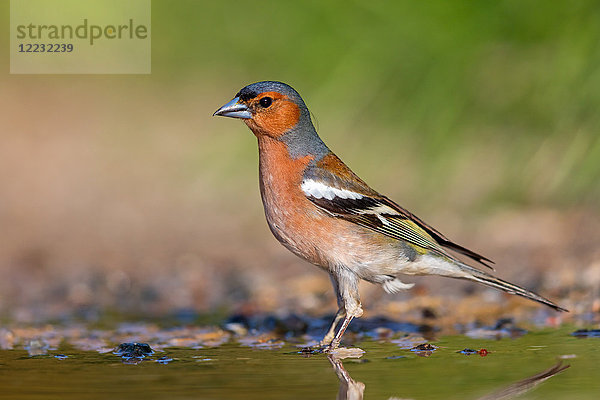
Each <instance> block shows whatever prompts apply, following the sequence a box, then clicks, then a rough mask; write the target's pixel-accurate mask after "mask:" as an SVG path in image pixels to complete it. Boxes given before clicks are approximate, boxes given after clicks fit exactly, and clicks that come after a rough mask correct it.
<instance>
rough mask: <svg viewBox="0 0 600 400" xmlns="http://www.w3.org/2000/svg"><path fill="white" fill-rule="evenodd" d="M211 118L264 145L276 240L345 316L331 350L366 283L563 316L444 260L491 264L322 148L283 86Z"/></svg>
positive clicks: (264, 191)
mask: <svg viewBox="0 0 600 400" xmlns="http://www.w3.org/2000/svg"><path fill="white" fill-rule="evenodd" d="M213 115H219V116H224V117H232V118H240V119H242V120H243V121H244V122H245V123H246V125H247V126H248V127H249V128H250V129H251V130H252V132H253V133H254V135H255V136H256V138H257V139H258V151H259V175H260V193H261V196H262V201H263V205H264V210H265V215H266V219H267V222H268V224H269V227H270V228H271V232H273V235H275V237H276V238H277V240H279V242H281V244H283V245H284V246H285V247H286V248H288V249H289V250H290V251H291V252H293V253H294V254H296V255H298V256H300V257H301V258H303V259H305V260H307V261H309V262H311V263H312V264H315V265H316V266H318V267H321V268H323V269H324V270H325V271H327V272H328V273H329V276H330V278H331V282H332V284H333V288H334V290H335V293H336V296H337V300H338V306H339V310H338V311H337V314H336V316H335V319H334V321H333V323H332V325H331V327H330V329H329V331H328V332H327V334H326V335H325V337H324V338H323V340H322V341H321V345H322V346H326V349H327V350H329V351H332V350H334V349H336V348H337V347H338V346H339V344H340V340H341V338H342V335H343V334H344V331H345V330H346V328H347V327H348V324H349V323H350V321H351V320H352V319H353V318H355V317H360V316H361V315H362V313H363V310H362V308H361V303H360V298H359V294H358V282H359V281H360V280H361V279H364V280H366V281H368V282H371V283H374V284H379V285H381V286H382V287H383V289H384V290H385V291H386V292H388V293H395V292H398V291H400V290H404V289H409V288H411V287H412V286H413V284H408V283H403V282H402V281H400V279H399V278H398V274H405V275H441V276H447V277H450V278H457V279H466V280H470V281H475V282H479V283H482V284H484V285H487V286H491V287H493V288H496V289H500V290H503V291H505V292H508V293H512V294H517V295H519V296H523V297H526V298H528V299H531V300H535V301H537V302H540V303H543V304H546V305H547V306H550V307H552V308H553V309H555V310H557V311H566V310H565V309H564V308H562V307H559V306H558V305H556V304H554V303H553V302H551V301H550V300H548V299H545V298H544V297H542V296H540V295H538V294H536V293H533V292H531V291H529V290H527V289H524V288H522V287H520V286H517V285H515V284H512V283H509V282H506V281H504V280H502V279H499V278H496V277H494V276H492V275H491V274H489V273H487V272H484V271H481V270H479V269H476V268H474V267H472V266H470V265H467V264H465V263H464V262H462V261H460V260H459V259H458V258H456V257H455V256H453V255H451V254H450V253H448V252H447V250H446V249H450V250H454V251H456V252H458V253H461V254H463V255H465V256H467V257H470V258H471V259H473V260H475V261H477V262H479V263H481V264H483V265H485V266H487V267H489V268H491V267H490V266H489V265H488V264H487V263H490V262H492V261H491V260H490V259H488V258H486V257H484V256H482V255H480V254H477V253H475V252H474V251H471V250H469V249H466V248H465V247H462V246H460V245H458V244H456V243H453V242H452V241H450V240H449V239H448V238H446V237H445V236H444V235H442V234H441V233H440V232H438V231H437V230H436V229H435V228H433V227H431V226H430V225H428V224H426V223H425V222H423V221H422V220H421V219H420V218H418V217H417V216H415V215H414V214H412V213H410V212H409V211H407V210H405V209H404V208H402V207H400V206H399V205H398V204H396V203H394V202H393V201H392V200H390V199H388V198H387V197H385V196H383V195H381V194H379V193H378V192H376V191H375V190H373V189H371V188H370V187H369V186H368V185H367V184H366V183H365V182H364V181H363V180H362V179H360V178H359V177H358V176H357V175H356V174H354V172H352V171H351V170H350V168H348V167H347V166H346V165H345V164H344V163H343V162H342V161H341V160H340V159H339V158H338V157H337V156H336V155H335V154H334V153H333V152H331V150H329V148H328V147H327V146H326V145H325V143H323V141H322V140H321V138H320V137H319V135H318V134H317V131H316V130H315V128H314V126H313V124H312V121H311V118H310V113H309V111H308V108H307V107H306V105H305V104H304V101H303V100H302V98H301V97H300V95H299V94H298V92H296V91H295V90H294V89H293V88H292V87H290V86H288V85H286V84H285V83H281V82H274V81H265V82H257V83H253V84H251V85H248V86H246V87H245V88H243V89H242V90H240V91H239V93H237V94H236V95H235V98H234V99H233V100H231V101H230V102H229V103H227V104H225V105H224V106H223V107H221V108H219V109H218V110H217V111H216V112H215V113H214V114H213ZM342 318H343V322H342V324H341V325H340V327H339V329H338V330H337V332H336V327H337V325H338V323H339V321H340V320H341V319H342Z"/></svg>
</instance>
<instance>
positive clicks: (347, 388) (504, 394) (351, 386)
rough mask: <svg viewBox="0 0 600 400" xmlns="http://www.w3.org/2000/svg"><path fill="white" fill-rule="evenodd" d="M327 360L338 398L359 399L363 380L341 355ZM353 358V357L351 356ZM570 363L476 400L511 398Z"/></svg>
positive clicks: (526, 390)
mask: <svg viewBox="0 0 600 400" xmlns="http://www.w3.org/2000/svg"><path fill="white" fill-rule="evenodd" d="M328 358H329V362H330V363H331V365H332V366H333V370H334V371H335V374H336V375H337V377H338V379H339V381H340V389H339V391H338V394H337V399H338V400H360V399H362V398H363V395H364V393H365V384H364V383H363V382H358V381H355V380H354V379H352V377H351V376H350V374H349V373H348V371H346V369H345V368H344V365H343V364H342V359H343V358H341V357H338V356H335V355H330V356H328ZM353 358H355V357H353ZM569 367H570V365H562V361H559V362H558V363H557V364H555V365H553V366H552V367H550V368H548V369H546V370H544V371H542V372H540V373H538V374H535V375H533V376H530V377H527V378H525V379H522V380H520V381H518V382H515V383H513V384H511V385H508V386H506V387H503V388H500V389H498V390H495V391H493V392H492V393H489V394H486V395H485V396H483V397H479V398H478V399H477V400H504V399H512V398H515V397H517V396H520V395H522V394H524V393H526V392H528V391H530V390H532V389H533V388H535V387H536V386H537V385H539V384H540V383H542V382H544V381H545V380H547V379H549V378H552V377H553V376H555V375H557V374H559V373H560V372H562V371H564V370H565V369H567V368H569ZM394 399H398V397H390V398H389V400H394Z"/></svg>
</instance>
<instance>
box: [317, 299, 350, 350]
mask: <svg viewBox="0 0 600 400" xmlns="http://www.w3.org/2000/svg"><path fill="white" fill-rule="evenodd" d="M345 316H346V309H345V308H344V307H343V306H342V307H340V308H339V309H338V311H337V313H336V314H335V318H334V320H333V323H332V324H331V326H330V327H329V331H327V334H326V335H325V337H324V338H323V339H322V340H321V342H319V346H327V345H329V344H331V341H332V340H333V338H334V337H335V328H336V326H337V324H338V322H340V320H341V319H342V318H344V317H345Z"/></svg>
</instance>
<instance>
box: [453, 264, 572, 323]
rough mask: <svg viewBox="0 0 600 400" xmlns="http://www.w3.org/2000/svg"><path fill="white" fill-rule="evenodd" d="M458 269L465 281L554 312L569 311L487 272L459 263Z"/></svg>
mask: <svg viewBox="0 0 600 400" xmlns="http://www.w3.org/2000/svg"><path fill="white" fill-rule="evenodd" d="M459 268H460V269H461V270H462V271H463V272H466V273H467V274H466V275H465V276H464V277H461V279H467V280H471V281H475V282H479V283H482V284H484V285H486V286H489V287H493V288H495V289H499V290H502V291H504V292H507V293H510V294H516V295H518V296H521V297H525V298H527V299H530V300H533V301H537V302H538V303H542V304H545V305H547V306H548V307H551V308H553V309H555V310H556V311H567V312H568V311H569V310H567V309H565V308H562V307H560V306H558V305H556V304H554V303H553V302H551V301H550V300H548V299H546V298H544V297H542V296H540V295H539V294H537V293H534V292H531V291H529V290H527V289H525V288H522V287H521V286H518V285H515V284H514V283H510V282H507V281H505V280H502V279H500V278H496V277H495V276H493V275H490V274H488V273H487V272H484V271H480V270H478V269H476V268H473V267H471V266H469V265H467V264H463V263H460V264H459Z"/></svg>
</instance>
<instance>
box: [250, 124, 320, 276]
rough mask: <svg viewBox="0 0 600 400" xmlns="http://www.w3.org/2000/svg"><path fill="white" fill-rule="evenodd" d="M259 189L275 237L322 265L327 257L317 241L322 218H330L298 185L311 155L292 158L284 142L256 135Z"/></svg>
mask: <svg viewBox="0 0 600 400" xmlns="http://www.w3.org/2000/svg"><path fill="white" fill-rule="evenodd" d="M258 146H259V157H260V191H261V195H262V200H263V205H264V208H265V216H266V218H267V222H268V223H269V227H270V228H271V231H272V232H273V234H274V235H275V237H276V238H277V239H278V240H279V241H280V242H281V243H282V244H283V245H284V246H286V247H287V248H288V249H289V250H291V251H292V252H293V253H295V254H297V255H299V256H300V257H302V258H304V259H306V260H308V261H309V262H312V263H313V264H317V265H321V266H325V265H326V264H327V261H326V260H324V259H323V254H321V252H319V250H318V247H319V246H317V244H318V243H319V241H321V240H323V234H325V233H327V232H324V231H323V230H324V229H325V230H326V225H324V222H327V221H326V220H328V219H330V218H328V217H327V216H325V215H324V214H323V211H321V210H319V209H318V208H317V207H315V206H314V205H313V204H312V203H311V202H310V201H309V200H308V199H307V198H306V196H305V195H304V193H303V192H302V189H301V188H300V185H301V183H302V176H303V173H304V170H305V168H306V166H307V165H308V163H309V162H310V161H311V160H312V156H305V157H301V158H299V159H296V160H294V159H292V158H291V157H290V156H289V154H288V150H287V147H286V145H285V144H284V143H282V142H280V141H278V140H276V139H273V138H270V137H266V136H259V137H258Z"/></svg>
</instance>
